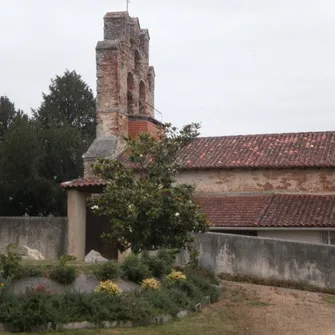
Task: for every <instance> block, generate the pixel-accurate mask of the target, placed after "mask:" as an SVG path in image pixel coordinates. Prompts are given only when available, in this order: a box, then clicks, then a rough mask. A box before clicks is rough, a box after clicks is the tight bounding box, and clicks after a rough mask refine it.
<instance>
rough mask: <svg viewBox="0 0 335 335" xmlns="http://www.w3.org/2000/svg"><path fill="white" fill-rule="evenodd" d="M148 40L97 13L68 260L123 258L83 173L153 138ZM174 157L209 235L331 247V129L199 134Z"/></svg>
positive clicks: (334, 164)
mask: <svg viewBox="0 0 335 335" xmlns="http://www.w3.org/2000/svg"><path fill="white" fill-rule="evenodd" d="M149 41H150V36H149V32H148V30H147V29H142V28H141V26H140V23H139V20H138V19H137V18H132V17H130V16H129V14H128V13H127V12H111V13H107V14H106V15H105V17H104V39H103V41H99V42H98V44H97V46H96V62H97V64H96V65H97V108H96V119H97V131H96V139H95V140H94V142H93V143H92V145H91V146H90V148H89V149H88V151H87V153H86V154H85V155H84V166H85V173H84V176H83V178H80V179H76V180H72V181H66V182H64V183H62V185H61V186H62V188H63V189H65V190H66V191H67V195H68V224H69V231H68V241H69V242H68V243H69V245H68V253H70V254H72V255H74V256H76V257H77V258H78V259H79V260H82V259H84V257H85V255H86V254H87V253H88V252H89V251H90V250H92V249H94V250H97V251H99V252H100V253H101V254H102V255H103V256H105V257H107V258H111V259H118V258H120V257H121V255H120V254H119V252H118V250H117V248H116V247H111V246H110V245H106V244H105V243H104V242H103V241H102V240H101V239H100V235H101V234H102V232H103V231H106V229H108V226H109V223H108V222H107V220H106V219H105V218H103V217H95V216H94V215H93V214H92V213H91V212H90V209H89V208H88V207H87V205H86V200H87V198H88V197H89V196H90V194H92V193H98V192H101V191H102V189H103V187H104V181H103V180H101V179H98V178H96V177H94V176H93V175H92V173H91V171H90V167H89V166H90V163H92V162H94V161H95V160H96V159H98V158H114V159H117V158H118V156H119V155H120V154H122V152H123V150H124V149H125V143H124V140H123V138H124V136H130V137H136V136H137V135H138V134H139V133H141V132H149V133H151V134H153V135H155V134H156V133H157V132H158V129H159V126H160V125H161V122H160V121H159V120H157V119H156V118H155V109H154V97H155V71H154V68H153V67H152V66H150V64H149ZM197 121H201V120H197ZM180 158H181V159H182V162H183V167H182V169H181V170H180V171H179V175H178V181H179V182H181V183H190V184H194V185H196V199H195V201H197V203H198V204H199V205H200V207H201V210H202V211H203V212H204V213H205V214H206V215H207V217H208V219H209V221H210V222H211V228H210V229H211V230H212V231H214V232H222V233H229V234H243V235H249V236H260V237H267V238H272V239H283V240H291V241H300V242H308V243H324V244H335V132H306V133H284V134H260V135H242V136H220V137H199V138H197V139H195V140H194V141H193V142H192V143H191V144H189V145H188V146H187V147H186V148H184V149H183V151H182V152H181V153H180Z"/></svg>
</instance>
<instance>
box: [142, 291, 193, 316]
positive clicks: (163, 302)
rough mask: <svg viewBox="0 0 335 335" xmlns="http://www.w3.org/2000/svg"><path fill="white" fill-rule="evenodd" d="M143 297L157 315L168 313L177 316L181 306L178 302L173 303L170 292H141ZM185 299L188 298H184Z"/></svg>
mask: <svg viewBox="0 0 335 335" xmlns="http://www.w3.org/2000/svg"><path fill="white" fill-rule="evenodd" d="M141 295H142V297H143V298H144V299H145V300H146V301H148V302H149V304H150V305H151V306H152V307H153V308H154V309H155V310H156V312H157V314H162V313H168V314H171V315H176V314H177V313H178V312H179V311H180V308H181V306H179V305H178V302H177V301H173V300H172V299H171V297H170V290H168V289H162V290H159V291H157V290H145V291H142V292H141ZM184 298H185V299H187V297H185V296H184Z"/></svg>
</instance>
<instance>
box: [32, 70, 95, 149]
mask: <svg viewBox="0 0 335 335" xmlns="http://www.w3.org/2000/svg"><path fill="white" fill-rule="evenodd" d="M42 95H43V101H42V104H41V106H40V107H39V108H38V109H37V110H34V111H33V115H34V118H35V120H36V121H38V122H39V123H40V124H41V125H42V126H43V127H44V128H50V127H51V126H56V127H63V126H69V127H71V128H74V129H76V130H78V131H79V132H80V134H81V135H82V136H83V140H86V141H89V143H88V145H90V144H91V141H92V140H93V139H94V137H95V99H94V96H93V92H92V90H91V89H90V88H89V87H88V85H87V84H86V83H85V82H84V81H83V79H82V77H81V76H80V75H79V74H77V73H76V72H75V71H71V72H70V71H69V70H66V71H65V72H64V74H63V75H62V76H56V78H55V79H51V84H50V85H49V93H48V94H45V93H43V94H42Z"/></svg>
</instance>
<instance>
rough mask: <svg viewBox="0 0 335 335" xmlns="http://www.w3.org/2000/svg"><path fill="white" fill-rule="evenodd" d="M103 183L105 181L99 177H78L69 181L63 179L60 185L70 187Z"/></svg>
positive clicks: (101, 184)
mask: <svg viewBox="0 0 335 335" xmlns="http://www.w3.org/2000/svg"><path fill="white" fill-rule="evenodd" d="M105 184H106V182H105V181H104V180H103V179H101V178H96V177H90V178H80V179H74V180H71V181H65V182H64V183H61V187H62V188H64V189H71V188H84V187H96V186H103V185H105Z"/></svg>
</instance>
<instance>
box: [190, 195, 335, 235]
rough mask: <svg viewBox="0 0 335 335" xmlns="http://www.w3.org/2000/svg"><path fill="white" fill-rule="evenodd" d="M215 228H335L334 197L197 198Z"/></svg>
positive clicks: (254, 196)
mask: <svg viewBox="0 0 335 335" xmlns="http://www.w3.org/2000/svg"><path fill="white" fill-rule="evenodd" d="M196 201H197V203H198V204H199V205H200V207H201V209H202V211H203V212H204V213H205V214H206V215H207V217H208V219H209V221H210V222H211V223H212V225H213V226H214V227H246V228H247V227H296V228H299V227H310V228H312V227H320V228H326V227H328V228H329V227H331V228H335V195H334V196H333V195H302V194H300V195H296V194H272V195H263V196H259V195H245V196H220V197H197V198H196Z"/></svg>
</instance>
